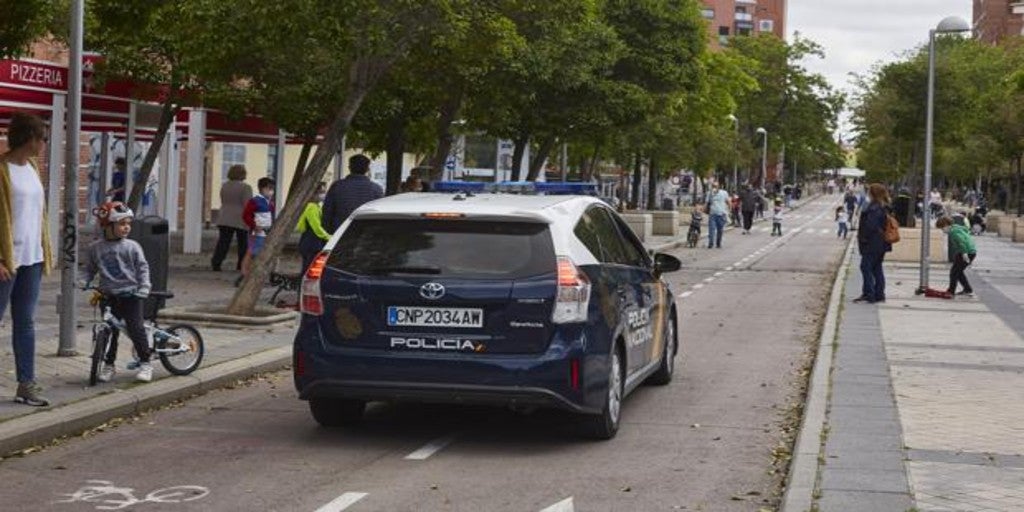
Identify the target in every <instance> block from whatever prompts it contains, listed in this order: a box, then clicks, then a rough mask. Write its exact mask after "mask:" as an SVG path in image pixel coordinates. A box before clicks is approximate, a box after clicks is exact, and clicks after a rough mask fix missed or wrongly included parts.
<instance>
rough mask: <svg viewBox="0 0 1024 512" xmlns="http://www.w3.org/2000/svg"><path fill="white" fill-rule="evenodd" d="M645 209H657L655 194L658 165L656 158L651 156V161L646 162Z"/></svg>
mask: <svg viewBox="0 0 1024 512" xmlns="http://www.w3.org/2000/svg"><path fill="white" fill-rule="evenodd" d="M647 165H648V167H647V209H648V210H656V209H657V206H658V205H657V200H656V199H657V198H655V195H657V193H658V166H657V160H655V158H654V157H653V156H652V157H651V161H650V162H649V163H648V164H647Z"/></svg>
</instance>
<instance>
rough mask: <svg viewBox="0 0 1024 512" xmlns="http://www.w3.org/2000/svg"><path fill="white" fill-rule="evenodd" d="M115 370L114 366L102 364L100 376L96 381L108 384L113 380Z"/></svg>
mask: <svg viewBox="0 0 1024 512" xmlns="http://www.w3.org/2000/svg"><path fill="white" fill-rule="evenodd" d="M115 372H116V369H115V368H114V365H112V364H107V363H103V367H102V368H100V374H99V375H97V376H96V380H98V381H100V382H110V381H112V380H114V373H115Z"/></svg>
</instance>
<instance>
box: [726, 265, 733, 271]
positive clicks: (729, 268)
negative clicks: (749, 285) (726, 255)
mask: <svg viewBox="0 0 1024 512" xmlns="http://www.w3.org/2000/svg"><path fill="white" fill-rule="evenodd" d="M733 268H735V267H733V266H732V265H730V266H728V267H725V271H726V272H732V269H733Z"/></svg>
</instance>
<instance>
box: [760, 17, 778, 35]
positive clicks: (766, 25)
mask: <svg viewBox="0 0 1024 512" xmlns="http://www.w3.org/2000/svg"><path fill="white" fill-rule="evenodd" d="M757 29H758V30H759V31H761V32H771V31H773V30H775V21H773V20H761V21H758V22H757Z"/></svg>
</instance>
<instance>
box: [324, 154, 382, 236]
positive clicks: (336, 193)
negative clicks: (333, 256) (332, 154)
mask: <svg viewBox="0 0 1024 512" xmlns="http://www.w3.org/2000/svg"><path fill="white" fill-rule="evenodd" d="M348 170H349V173H350V174H349V175H348V176H346V177H345V178H344V179H340V180H338V181H335V182H334V183H331V188H329V189H328V190H327V197H326V198H325V199H324V216H323V224H324V229H326V230H327V232H328V233H334V231H335V230H337V229H338V228H339V227H341V224H342V223H343V222H345V219H347V218H348V216H349V215H352V212H354V211H355V210H356V208H359V207H360V206H362V205H364V204H366V203H368V202H370V201H373V200H374V199H380V198H382V197H384V189H382V188H380V185H378V184H376V183H374V182H372V181H370V178H369V176H367V175H366V174H367V173H369V172H370V159H369V157H367V156H366V155H353V156H352V157H351V158H349V159H348Z"/></svg>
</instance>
